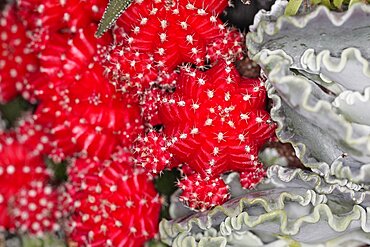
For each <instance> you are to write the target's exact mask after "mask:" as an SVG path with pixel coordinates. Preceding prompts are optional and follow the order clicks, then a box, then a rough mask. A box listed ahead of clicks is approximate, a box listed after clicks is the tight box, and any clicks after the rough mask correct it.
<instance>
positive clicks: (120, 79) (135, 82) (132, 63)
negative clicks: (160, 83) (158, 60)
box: [104, 44, 158, 93]
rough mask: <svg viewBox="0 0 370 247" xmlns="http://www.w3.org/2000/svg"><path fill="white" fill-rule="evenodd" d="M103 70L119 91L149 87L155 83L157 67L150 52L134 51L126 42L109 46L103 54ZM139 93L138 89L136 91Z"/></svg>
mask: <svg viewBox="0 0 370 247" xmlns="http://www.w3.org/2000/svg"><path fill="white" fill-rule="evenodd" d="M105 56H106V60H105V62H104V66H105V71H106V74H107V76H108V78H109V79H110V80H111V81H112V83H113V84H114V85H115V86H116V88H117V89H118V90H119V91H122V92H128V91H132V90H131V88H134V90H135V91H137V90H142V89H143V88H150V87H152V86H153V85H155V84H156V83H157V78H158V68H156V67H155V64H154V58H153V56H152V55H151V54H148V53H142V52H139V51H135V50H133V49H131V48H129V47H127V45H126V44H121V45H115V46H112V47H111V50H110V52H109V54H107V55H105ZM138 93H140V91H139V92H138Z"/></svg>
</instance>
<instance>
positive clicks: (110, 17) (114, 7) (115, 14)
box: [95, 0, 133, 38]
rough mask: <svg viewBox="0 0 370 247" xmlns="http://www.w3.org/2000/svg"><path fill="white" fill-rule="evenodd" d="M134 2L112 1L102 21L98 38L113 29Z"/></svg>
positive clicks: (124, 0) (127, 0) (97, 33)
mask: <svg viewBox="0 0 370 247" xmlns="http://www.w3.org/2000/svg"><path fill="white" fill-rule="evenodd" d="M132 2H133V0H110V1H109V4H108V7H107V8H106V9H105V12H104V15H103V18H102V19H101V20H100V23H99V27H98V30H97V32H96V34H95V36H96V37H98V38H99V37H101V36H102V35H103V34H104V33H105V32H106V31H107V30H108V29H109V28H111V27H112V26H113V25H114V23H116V21H117V19H118V18H119V17H120V16H121V14H122V13H123V11H125V10H126V9H127V8H128V7H129V6H130V4H131V3H132Z"/></svg>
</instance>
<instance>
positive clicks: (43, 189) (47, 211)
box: [11, 182, 62, 236]
mask: <svg viewBox="0 0 370 247" xmlns="http://www.w3.org/2000/svg"><path fill="white" fill-rule="evenodd" d="M58 197H59V194H58V191H57V190H55V188H53V187H52V186H50V185H46V184H44V183H43V182H32V183H31V184H30V185H29V186H27V187H24V188H22V189H21V190H20V191H19V192H18V193H17V194H16V196H15V200H14V203H13V206H12V209H11V216H12V218H13V220H14V224H15V226H16V228H17V230H18V232H21V233H24V232H27V233H29V234H33V235H37V236H42V235H43V234H44V233H46V232H55V231H58V230H59V229H60V225H59V222H58V221H59V220H60V218H61V216H62V214H61V212H60V211H59V210H58V205H59V203H58V200H59V199H58Z"/></svg>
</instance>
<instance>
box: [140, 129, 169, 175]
mask: <svg viewBox="0 0 370 247" xmlns="http://www.w3.org/2000/svg"><path fill="white" fill-rule="evenodd" d="M136 143H137V145H136V146H135V152H136V153H137V158H136V160H135V163H136V164H138V165H139V166H141V167H143V168H144V169H145V170H147V171H149V172H151V173H152V174H154V175H157V174H158V173H160V172H161V171H163V170H164V169H165V168H166V167H168V165H169V164H170V161H171V159H172V154H171V153H170V152H169V151H168V146H170V145H171V142H169V141H168V140H166V138H165V137H163V135H160V134H158V133H156V132H154V131H151V132H149V133H148V134H147V135H145V136H139V137H138V138H137V140H136Z"/></svg>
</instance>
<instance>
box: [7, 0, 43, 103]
mask: <svg viewBox="0 0 370 247" xmlns="http://www.w3.org/2000/svg"><path fill="white" fill-rule="evenodd" d="M0 35H1V37H0V103H5V102H8V101H9V100H11V99H13V98H14V97H15V95H16V94H17V87H20V85H21V84H22V82H23V80H24V78H25V77H27V76H28V75H29V74H30V73H33V72H35V71H36V70H37V69H38V64H37V58H36V55H35V54H32V53H31V52H30V49H28V47H27V45H28V43H29V42H30V39H29V38H28V36H27V31H26V29H25V27H24V26H23V24H22V22H21V21H20V20H19V19H18V17H17V14H16V10H15V6H14V5H8V6H6V8H5V9H4V10H3V11H2V12H1V13H0Z"/></svg>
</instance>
